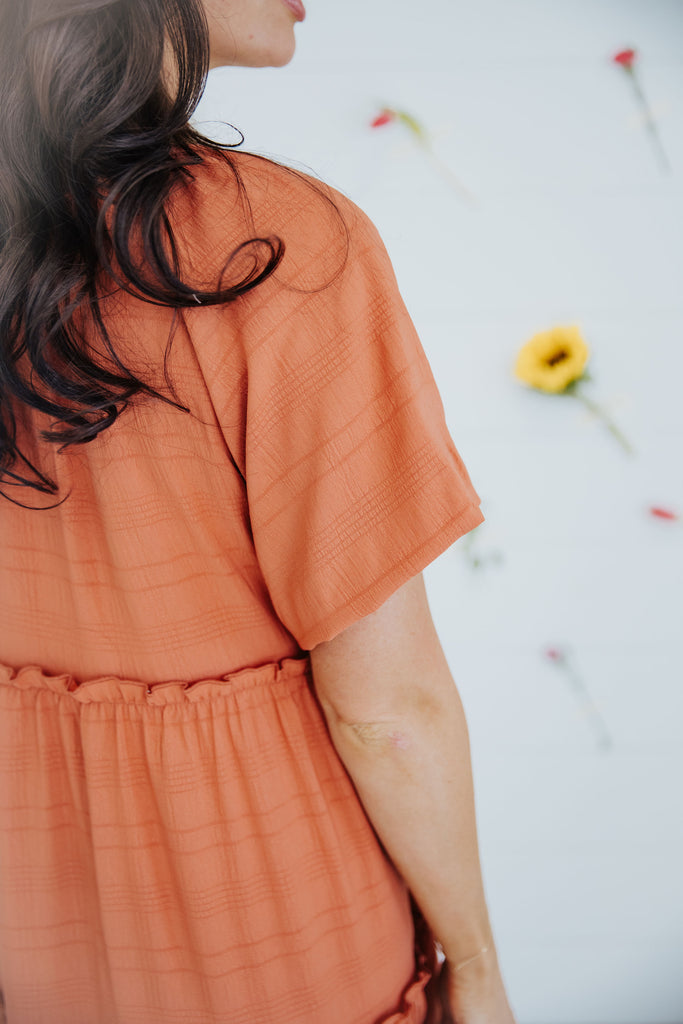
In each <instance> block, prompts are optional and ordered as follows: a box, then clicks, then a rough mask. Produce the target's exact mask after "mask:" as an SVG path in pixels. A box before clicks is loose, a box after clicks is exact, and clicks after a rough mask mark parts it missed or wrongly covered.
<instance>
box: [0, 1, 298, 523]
mask: <svg viewBox="0 0 683 1024" xmlns="http://www.w3.org/2000/svg"><path fill="white" fill-rule="evenodd" d="M169 54H170V55H171V56H172V58H173V62H172V66H173V67H174V72H175V73H174V77H175V79H176V81H175V83H174V86H173V87H172V88H171V87H169V85H168V83H167V76H168V66H169V65H168V63H167V55H169ZM208 71H209V34H208V25H207V21H206V16H205V13H204V9H203V6H202V4H201V0H0V487H31V488H34V489H35V490H37V491H39V492H41V493H43V494H48V495H54V494H56V493H57V490H58V488H57V486H56V484H55V483H54V481H52V480H50V479H49V478H48V477H46V476H45V475H44V474H43V473H41V472H40V471H39V470H38V469H37V468H36V466H35V465H33V464H32V463H31V461H30V460H29V458H28V453H26V452H23V451H21V449H20V447H19V445H18V443H17V420H16V416H15V410H14V409H13V402H16V401H17V400H18V401H19V402H20V403H25V404H26V405H28V406H32V407H34V408H36V409H38V410H41V411H42V412H44V413H47V414H48V415H50V416H52V417H54V422H53V423H52V427H53V429H51V430H45V431H41V436H42V437H43V438H44V439H45V440H47V441H50V442H53V443H55V444H57V443H59V444H61V447H60V449H59V451H62V450H63V449H64V448H66V447H68V446H69V445H75V444H85V443H87V442H89V441H92V440H93V439H94V438H95V437H97V435H98V434H100V433H101V432H102V431H103V430H106V429H107V428H108V427H110V426H111V425H112V424H113V423H114V421H115V420H116V419H117V417H118V416H119V415H120V413H121V412H123V410H124V409H125V408H126V406H127V405H128V403H129V402H130V400H131V399H132V398H133V397H134V396H135V395H136V394H138V393H139V392H147V393H148V394H150V395H153V396H155V397H156V398H159V399H161V400H162V401H164V402H168V403H169V404H171V405H174V406H176V407H177V408H179V409H182V410H183V411H185V412H189V411H190V410H189V409H187V407H186V406H183V405H181V404H180V403H178V402H174V401H172V400H171V399H170V398H168V397H166V396H165V395H163V394H161V393H160V392H158V391H156V390H155V389H154V388H152V387H151V386H150V385H149V384H147V383H145V382H143V381H142V380H140V379H139V378H137V377H135V376H134V375H133V374H132V373H131V372H130V371H129V370H128V369H127V368H126V366H124V365H123V363H122V362H121V361H120V359H119V358H118V356H117V354H116V352H115V351H114V348H113V345H112V343H111V341H110V338H109V335H108V333H107V329H106V326H105V323H104V322H103V318H102V316H101V315H100V310H99V305H98V291H97V277H98V271H101V268H103V267H104V268H106V270H107V271H108V272H109V273H111V274H112V276H113V277H114V279H115V280H116V281H117V284H118V285H119V286H120V287H121V288H124V289H125V290H126V291H129V292H130V293H131V294H135V295H137V297H138V298H141V299H143V300H144V301H146V302H152V303H155V304H158V305H164V306H169V307H172V308H174V309H180V308H182V307H185V306H195V307H196V303H197V301H200V302H201V303H202V305H211V304H216V303H226V302H231V301H233V300H234V299H236V298H237V297H238V296H239V295H241V294H243V293H244V292H246V291H248V290H249V289H251V288H254V287H256V286H257V285H258V284H259V283H260V282H262V281H264V280H265V279H266V278H267V277H268V276H269V275H270V274H271V273H272V272H273V271H274V270H275V268H276V267H277V265H278V263H279V262H280V260H281V258H282V256H283V253H284V244H283V242H282V241H281V239H279V238H274V237H270V238H249V239H246V240H245V242H244V243H242V245H240V246H239V248H238V249H237V250H236V251H235V252H233V253H231V254H229V255H228V257H227V260H226V264H225V267H224V268H223V269H224V271H225V269H226V267H227V266H228V264H229V263H230V261H231V259H234V258H236V257H237V255H238V253H239V252H240V251H242V250H244V248H245V246H246V247H251V250H253V251H251V255H252V259H251V261H250V264H249V266H250V269H249V271H248V273H247V274H246V276H244V277H243V278H242V279H241V280H239V281H238V282H237V283H233V284H232V285H231V286H230V287H226V288H222V289H221V288H218V289H217V290H216V291H197V288H196V287H193V286H191V285H189V284H186V283H184V282H183V281H182V280H181V279H180V278H179V277H178V273H179V262H178V258H177V250H176V247H175V242H174V238H173V232H172V229H171V225H170V223H169V220H168V217H167V215H166V211H165V205H164V204H165V200H166V198H167V197H168V195H169V192H170V191H171V189H172V187H173V186H174V184H175V183H177V182H178V181H179V180H180V179H181V178H182V177H185V178H187V177H191V176H192V175H191V167H192V166H193V165H196V164H199V163H202V152H204V154H205V155H207V150H212V151H214V152H218V153H220V154H221V155H222V157H223V158H224V159H225V160H226V162H227V163H229V165H230V167H231V168H232V171H233V173H234V175H235V179H236V181H237V183H238V186H239V187H240V188H241V189H242V188H243V186H242V184H241V182H240V178H239V173H238V170H237V167H236V166H235V164H236V161H235V160H234V158H231V156H230V153H229V152H228V150H229V149H230V148H231V146H234V145H239V144H240V143H241V142H242V141H243V138H240V140H239V142H238V143H232V144H228V143H219V142H216V141H213V140H211V139H207V138H206V137H204V136H203V135H202V134H201V133H200V132H199V131H198V130H196V129H195V128H194V127H192V126H190V125H189V124H188V121H189V118H190V117H191V115H192V113H193V112H194V110H195V108H196V106H197V104H198V102H199V99H200V97H201V95H202V92H203V91H204V87H205V84H206V77H207V74H208ZM238 134H239V133H238ZM114 203H116V216H115V218H113V219H112V218H110V220H111V221H112V223H111V225H110V226H109V227H108V225H107V213H108V211H110V208H111V207H112V204H114ZM134 228H135V229H138V228H139V231H140V237H141V240H142V243H143V247H144V250H143V251H144V257H145V260H144V262H145V266H146V268H147V269H148V270H149V272H150V274H149V276H143V275H142V274H141V272H140V271H139V269H138V268H136V266H135V263H134V260H133V259H132V256H131V251H130V244H131V237H132V232H133V230H134ZM164 241H165V242H166V243H167V245H168V250H169V251H170V254H171V258H170V260H169V258H168V256H167V254H166V253H165V251H164ZM112 257H114V258H115V260H116V261H117V263H118V266H119V267H120V269H121V271H122V272H123V274H124V275H125V276H124V278H123V279H121V278H119V277H118V276H117V275H116V273H115V271H114V269H113V267H112ZM222 280H223V275H221V277H220V278H219V281H218V283H219V284H220V283H221V282H222ZM79 309H83V310H85V311H86V312H88V313H89V314H91V316H89V319H90V320H91V322H92V323H94V324H95V325H96V328H97V330H98V331H99V332H100V334H101V336H102V338H103V340H104V343H105V345H106V348H107V350H108V351H109V352H110V353H111V356H112V358H113V360H114V363H115V367H116V368H117V369H118V371H119V372H113V368H111V367H110V368H109V369H106V368H104V367H102V366H101V365H98V364H97V363H96V362H94V361H93V360H91V359H90V358H89V357H88V355H87V354H86V350H85V346H84V345H83V344H82V338H81V339H80V343H79V332H78V330H77V329H76V327H75V325H74V323H73V322H72V320H73V317H74V314H75V312H76V311H77V310H79ZM175 319H176V317H175V315H174V318H173V320H174V325H175ZM173 333H174V327H172V328H171V333H170V337H169V342H168V346H167V350H166V357H168V354H169V349H170V345H171V343H172V340H173ZM22 357H24V363H25V364H26V363H28V366H25V367H24V371H25V372H24V373H23V374H22V372H21V371H20V367H19V360H20V359H22ZM26 371H27V372H26ZM164 374H165V376H166V381H167V383H168V384H169V387H170V390H171V393H172V394H173V395H174V396H175V397H177V395H176V393H175V391H174V390H173V387H172V384H171V383H170V382H169V381H168V377H167V375H166V359H165V360H164ZM37 385H38V386H37ZM15 494H16V492H15ZM0 495H2V497H4V498H7V499H8V500H9V501H12V502H13V503H14V504H17V505H20V506H21V507H23V508H33V507H34V506H29V505H24V504H23V503H22V502H20V501H18V500H16V499H15V498H12V497H10V496H9V494H6V493H5V492H4V491H3V490H2V489H0ZM67 497H68V495H67ZM62 500H66V499H65V498H64V499H62ZM57 504H61V502H58V503H57ZM47 507H48V508H55V507H56V505H49V506H47Z"/></svg>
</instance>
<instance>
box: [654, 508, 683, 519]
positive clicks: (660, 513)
mask: <svg viewBox="0 0 683 1024" xmlns="http://www.w3.org/2000/svg"><path fill="white" fill-rule="evenodd" d="M650 515H653V516H655V517H656V518H657V519H678V516H677V515H676V513H675V512H671V511H670V510H669V509H668V508H657V507H653V508H651V509H650Z"/></svg>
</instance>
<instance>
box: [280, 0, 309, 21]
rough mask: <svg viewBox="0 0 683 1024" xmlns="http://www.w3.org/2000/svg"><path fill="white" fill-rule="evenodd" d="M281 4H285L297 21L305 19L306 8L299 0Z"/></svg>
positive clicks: (286, 1) (290, 0) (283, 0)
mask: <svg viewBox="0 0 683 1024" xmlns="http://www.w3.org/2000/svg"><path fill="white" fill-rule="evenodd" d="M282 2H283V3H284V4H287V6H288V7H289V9H290V11H291V12H292V14H293V15H294V17H295V18H296V20H297V21H303V20H304V18H305V17H306V8H305V7H304V5H303V4H302V2H301V0H282Z"/></svg>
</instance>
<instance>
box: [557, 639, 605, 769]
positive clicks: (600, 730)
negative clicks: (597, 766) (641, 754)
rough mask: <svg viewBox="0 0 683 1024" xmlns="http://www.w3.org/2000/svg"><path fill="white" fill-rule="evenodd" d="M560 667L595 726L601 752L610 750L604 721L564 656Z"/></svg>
mask: <svg viewBox="0 0 683 1024" xmlns="http://www.w3.org/2000/svg"><path fill="white" fill-rule="evenodd" d="M562 667H563V668H564V671H565V672H566V674H567V676H568V678H569V682H570V684H571V686H572V688H573V689H574V690H575V691H576V692H577V693H578V694H579V696H580V698H581V704H582V705H583V708H584V709H585V711H586V712H587V713H588V715H589V716H590V720H591V721H592V722H593V725H594V726H595V730H596V732H597V737H598V746H600V747H602V749H603V750H610V749H611V747H612V737H611V736H610V734H609V730H608V729H607V726H606V724H605V720H604V719H603V717H602V715H601V714H600V712H599V710H598V708H597V707H596V705H595V703H594V702H593V698H592V697H591V695H590V694H589V692H588V690H587V689H586V687H585V685H584V683H583V681H582V680H581V678H580V677H579V675H578V673H577V672H576V671H575V670H574V668H573V667H572V666H571V665H570V664H568V661H567V658H566V656H565V658H564V659H563V663H562Z"/></svg>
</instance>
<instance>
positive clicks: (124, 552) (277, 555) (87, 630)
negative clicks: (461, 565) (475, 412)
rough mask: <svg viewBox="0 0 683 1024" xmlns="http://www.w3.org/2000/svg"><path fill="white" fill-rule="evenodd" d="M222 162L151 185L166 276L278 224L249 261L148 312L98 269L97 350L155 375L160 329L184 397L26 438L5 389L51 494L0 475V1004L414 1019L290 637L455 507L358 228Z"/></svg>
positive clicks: (401, 920) (390, 301)
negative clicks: (218, 298) (59, 499)
mask: <svg viewBox="0 0 683 1024" xmlns="http://www.w3.org/2000/svg"><path fill="white" fill-rule="evenodd" d="M233 158H234V159H235V162H236V164H237V166H238V168H239V170H240V173H241V176H242V178H243V181H244V185H245V188H246V191H247V194H248V197H249V205H247V204H245V203H244V201H243V200H242V199H241V198H240V194H239V192H238V189H237V187H236V183H235V179H234V176H233V173H232V172H231V171H230V169H229V168H228V166H227V165H226V164H225V163H224V162H223V161H222V159H220V158H217V157H213V156H211V157H207V160H206V162H205V163H204V164H203V165H202V167H201V168H196V169H193V179H191V180H189V181H188V182H187V183H186V184H184V185H183V186H182V187H179V188H177V189H176V190H175V192H174V193H173V195H172V197H171V201H170V203H169V207H168V209H169V217H170V220H171V223H172V225H173V227H174V230H175V231H176V235H177V241H178V253H179V259H180V269H181V276H182V277H183V278H184V279H186V280H191V281H192V286H193V287H196V288H197V292H198V294H199V295H201V289H202V287H204V286H205V287H215V285H216V281H217V279H218V276H219V274H220V272H221V270H222V269H223V267H224V264H225V262H226V259H227V257H228V256H229V255H230V253H231V252H233V251H234V250H237V247H238V246H239V245H240V243H241V242H243V241H244V239H245V238H247V237H255V236H259V237H272V236H279V237H281V238H282V239H283V240H284V242H285V245H286V252H285V257H284V259H283V262H282V264H281V266H280V267H279V268H278V270H277V272H276V273H275V274H274V275H273V276H272V277H271V278H269V279H268V280H267V281H266V282H265V283H264V284H262V285H260V286H259V287H258V288H256V289H255V290H253V291H251V292H248V293H246V294H245V295H243V296H242V297H241V298H240V299H239V300H237V301H236V302H234V303H231V304H228V305H221V306H215V307H209V306H203V305H201V303H197V305H196V308H191V309H187V310H184V311H181V312H180V313H176V314H175V316H174V313H173V311H172V310H169V309H168V308H165V307H161V306H158V305H152V304H149V303H145V302H143V301H141V299H139V298H138V297H135V296H133V295H129V294H127V293H125V292H123V291H121V290H120V289H117V288H115V287H113V286H111V284H110V287H109V288H108V290H106V291H107V294H106V295H105V294H104V292H103V300H102V311H103V316H104V318H105V322H106V324H107V327H108V330H109V332H110V336H111V338H112V342H113V343H114V346H115V349H116V351H117V353H118V354H119V355H120V357H121V358H122V360H123V362H124V363H127V365H129V366H130V367H131V368H132V369H134V370H135V372H136V373H137V374H138V375H140V376H142V377H143V378H144V379H145V380H147V381H148V382H150V383H152V384H154V385H155V386H158V387H159V388H160V390H162V391H163V392H164V393H166V394H169V395H170V392H168V389H167V388H166V387H165V385H164V383H163V375H162V374H161V371H160V367H161V365H162V363H163V357H164V350H165V348H166V343H167V340H168V336H169V331H170V329H171V327H172V326H173V328H174V336H173V345H172V348H171V352H170V356H169V361H168V368H169V373H170V377H171V380H172V382H173V385H174V388H175V394H176V397H177V399H178V400H179V401H180V402H181V403H182V404H184V405H187V406H188V407H189V408H190V409H191V412H190V413H189V414H188V413H186V412H183V411H182V410H180V409H176V408H173V407H172V406H170V405H167V404H164V403H162V402H160V401H159V400H157V399H153V398H144V399H136V400H135V401H134V403H133V404H132V405H131V406H130V407H129V408H128V409H127V410H126V411H125V412H124V413H123V414H122V415H121V416H120V418H119V419H118V420H117V422H116V423H115V424H114V426H113V427H112V428H110V429H109V430H107V431H105V432H104V433H103V434H102V435H100V437H98V438H97V439H96V440H95V441H94V442H92V443H90V444H88V445H85V446H78V447H75V448H69V449H66V450H65V451H63V452H61V453H59V452H58V451H57V448H56V447H55V446H52V445H48V444H47V443H45V442H41V441H39V440H37V437H38V431H39V430H40V429H46V428H47V427H48V426H49V425H50V423H49V420H48V419H47V418H46V417H44V416H43V414H41V413H38V412H35V411H29V410H26V409H21V408H20V409H18V411H17V413H18V421H19V439H20V442H23V443H24V444H25V445H26V448H27V450H28V451H30V452H31V454H32V457H33V458H34V460H35V463H36V464H37V465H38V466H39V467H40V468H41V469H42V471H43V472H45V473H46V474H48V475H49V476H51V477H52V478H53V479H55V480H56V481H57V482H58V483H59V486H60V496H63V495H65V494H66V493H67V492H70V493H69V497H68V498H67V500H66V501H65V502H64V503H63V504H61V505H59V506H58V507H57V508H53V509H49V510H42V511H28V510H25V509H23V508H19V507H18V506H16V505H14V504H12V503H10V502H9V501H6V500H4V499H0V534H1V536H2V546H1V547H0V622H1V623H2V632H1V634H0V982H1V984H2V987H3V989H4V997H5V1002H6V1012H7V1018H8V1021H9V1024H43V1022H44V1024H48V1022H49V1024H161V1022H162V1021H163V1024H176V1022H177V1024H181V1022H182V1024H242V1022H243V1024H321V1022H323V1021H324V1022H325V1024H378V1022H383V1024H384V1022H386V1024H389V1022H391V1024H399V1022H401V1024H417V1022H420V1021H423V1020H424V1017H425V1012H426V1007H425V997H424V991H423V990H424V986H425V984H426V983H427V981H428V978H429V970H428V968H429V963H428V955H427V952H426V951H424V950H423V951H422V953H421V952H420V950H417V959H416V950H415V945H414V930H413V922H412V917H411V912H410V906H409V900H408V894H407V892H406V889H405V886H404V884H403V882H402V881H401V880H400V878H399V877H398V876H397V874H396V872H395V871H394V869H393V867H392V865H391V864H390V862H389V861H388V859H387V858H386V856H385V854H384V852H383V850H382V847H381V845H380V844H379V842H378V841H377V838H376V837H375V834H374V832H373V830H372V827H371V825H370V823H369V822H368V820H367V818H366V817H365V814H364V812H363V810H362V808H361V806H360V804H359V802H358V799H357V797H356V794H355V791H354V789H353V786H352V784H351V782H350V781H349V779H348V777H347V775H346V772H345V770H344V768H343V766H342V764H341V762H340V761H339V758H338V757H337V755H336V752H335V751H334V748H333V746H332V745H331V742H330V740H329V736H328V734H327V731H326V728H325V724H324V721H323V718H322V716H321V712H320V709H319V707H318V704H317V702H316V700H315V696H314V693H313V690H312V686H311V678H310V659H309V658H308V656H307V653H306V652H307V651H309V650H310V649H311V648H312V647H314V646H315V645H316V644H318V643H320V642H321V641H324V640H327V639H330V638H332V637H333V636H335V635H336V634H338V633H339V632H340V631H341V630H343V629H344V628H345V627H346V626H347V625H349V624H350V623H352V622H353V621H355V620H357V619H358V618H360V617H362V616H364V615H367V614H369V613H370V612H371V611H373V610H375V609H376V608H377V607H379V606H380V605H381V604H382V603H383V601H385V600H386V599H387V598H388V597H389V596H390V594H391V593H393V591H394V590H396V589H397V588H398V587H399V586H400V585H401V584H402V583H404V582H406V581H407V580H408V579H410V578H411V577H412V576H414V575H415V574H416V573H418V572H419V571H421V570H422V569H423V568H424V567H425V566H426V565H427V564H428V563H429V562H430V561H432V560H433V559H434V558H435V557H436V556H437V555H438V554H440V553H441V552H442V551H443V550H444V549H445V548H446V547H448V546H449V545H450V544H451V543H453V542H454V541H455V540H456V539H457V538H458V537H460V536H462V535H463V534H464V533H466V532H467V531H469V530H471V529H473V528H474V527H475V526H477V525H479V523H481V522H482V521H483V518H484V517H483V515H482V513H481V510H480V508H479V504H480V501H479V497H478V495H477V493H476V491H475V490H474V487H473V485H472V483H471V481H470V478H469V476H468V474H467V471H466V469H465V467H464V465H463V463H462V460H461V459H460V456H459V454H458V452H457V450H456V449H455V447H454V445H453V442H452V440H451V438H450V436H449V433H448V430H447V427H446V424H445V420H444V415H443V407H442V404H441V400H440V397H439V394H438V391H437V389H436V386H435V383H434V380H433V377H432V375H431V371H430V369H429V366H428V363H427V360H426V358H425V355H424V352H423V350H422V348H421V346H420V343H419V341H418V339H417V337H416V335H415V331H414V328H413V326H412V324H411V322H410V319H409V317H408V314H407V312H406V310H405V307H404V305H403V303H402V301H401V299H400V296H399V294H398V290H397V286H396V281H395V278H394V275H393V271H392V269H391V264H390V262H389V259H388V256H387V254H386V251H385V249H384V247H383V245H382V243H381V241H380V240H379V237H378V235H377V232H376V230H375V228H374V227H373V225H372V224H371V223H370V221H369V220H368V219H367V218H366V217H365V216H364V215H363V214H362V213H361V212H360V211H359V210H358V209H357V208H356V207H355V206H354V205H353V204H352V203H350V202H349V201H348V200H347V199H345V198H344V197H343V196H341V195H340V194H339V193H337V192H334V191H333V190H331V189H329V188H322V189H321V190H318V186H317V184H316V185H315V186H314V185H313V183H312V181H311V180H310V179H308V178H307V177H306V176H302V175H295V174H293V173H291V172H289V171H288V170H286V169H284V168H280V167H278V166H277V165H274V164H272V163H270V162H268V161H265V160H261V159H259V158H257V157H251V156H248V155H247V154H233ZM250 260H252V256H250V253H249V251H248V250H246V251H245V250H239V251H238V252H237V254H236V256H235V259H234V260H233V261H232V263H231V264H230V265H229V266H228V267H227V269H226V272H225V276H224V281H230V280H236V279H238V278H239V277H240V276H242V275H243V273H244V272H245V270H247V269H248V268H249V266H250ZM80 326H81V329H82V331H83V333H84V335H85V336H86V337H87V339H88V341H89V343H90V344H91V345H92V346H93V348H94V350H95V351H96V352H99V354H100V357H101V358H102V360H103V361H105V362H106V361H107V360H108V356H107V354H106V350H105V349H104V348H103V347H102V344H101V342H100V341H98V340H97V339H96V337H95V335H94V333H93V331H92V329H91V325H89V324H88V321H87V320H86V319H84V320H83V321H82V322H81V324H80ZM8 493H10V494H11V497H13V498H15V499H17V500H20V501H23V502H26V503H29V504H43V505H48V504H51V501H50V500H43V499H41V496H39V495H38V496H37V495H36V492H31V491H27V490H23V491H21V492H19V491H18V489H16V488H11V489H9V490H8ZM364 685H365V681H364V680H363V679H358V686H359V688H362V687H363V686H364ZM423 953H424V955H422V954H423Z"/></svg>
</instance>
